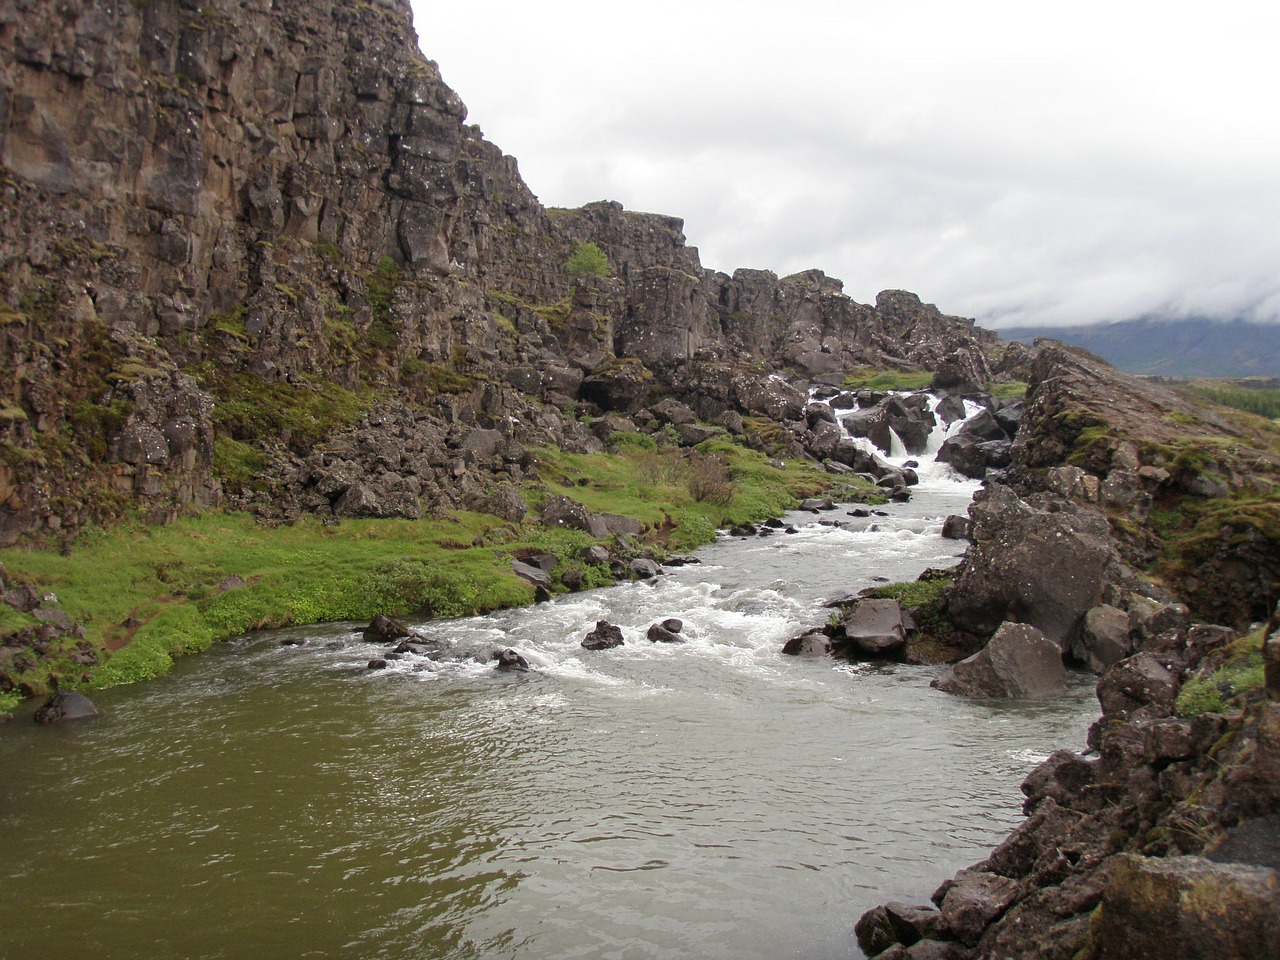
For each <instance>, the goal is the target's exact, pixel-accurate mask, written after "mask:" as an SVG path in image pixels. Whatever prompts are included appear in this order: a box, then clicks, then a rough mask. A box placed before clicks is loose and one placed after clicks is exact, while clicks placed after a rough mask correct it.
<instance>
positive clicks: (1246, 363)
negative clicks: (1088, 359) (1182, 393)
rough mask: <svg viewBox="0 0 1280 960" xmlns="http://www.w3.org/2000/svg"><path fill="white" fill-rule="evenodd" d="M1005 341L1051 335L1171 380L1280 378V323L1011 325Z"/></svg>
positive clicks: (1129, 367)
mask: <svg viewBox="0 0 1280 960" xmlns="http://www.w3.org/2000/svg"><path fill="white" fill-rule="evenodd" d="M997 332H998V333H999V334H1000V336H1002V337H1003V338H1004V339H1006V340H1020V341H1022V342H1023V343H1031V342H1032V341H1033V340H1034V339H1035V338H1036V337H1049V338H1051V339H1054V340H1061V341H1063V342H1064V343H1072V344H1076V345H1077V346H1081V347H1084V348H1085V349H1086V350H1090V351H1092V352H1093V353H1096V354H1097V355H1098V356H1100V357H1102V359H1104V360H1106V361H1107V362H1108V363H1110V364H1111V365H1112V366H1114V367H1118V368H1119V369H1121V370H1127V371H1128V372H1130V373H1140V374H1152V375H1157V376H1166V377H1275V376H1280V323H1247V322H1245V321H1243V320H1233V321H1229V322H1225V323H1224V322H1219V321H1215V320H1204V319H1192V320H1156V319H1141V320H1122V321H1120V322H1119V323H1103V324H1096V325H1094V326H1088V327H1008V328H1006V329H1004V330H998V331H997Z"/></svg>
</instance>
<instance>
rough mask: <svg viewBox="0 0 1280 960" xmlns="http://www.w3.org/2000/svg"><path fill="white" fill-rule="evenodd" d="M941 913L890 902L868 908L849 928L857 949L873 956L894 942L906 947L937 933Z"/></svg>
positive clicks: (923, 907)
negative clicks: (855, 937)
mask: <svg viewBox="0 0 1280 960" xmlns="http://www.w3.org/2000/svg"><path fill="white" fill-rule="evenodd" d="M941 928H942V914H941V913H939V911H938V910H937V909H936V908H935V907H931V906H915V905H911V904H906V903H902V902H901V901H897V900H895V901H892V902H890V903H886V904H883V905H881V906H878V907H872V908H871V909H870V910H868V911H867V912H866V913H864V914H863V915H862V918H861V919H860V920H858V923H857V925H856V926H855V927H854V928H853V931H854V934H855V935H856V936H857V938H858V946H860V947H861V948H862V951H863V953H865V954H866V955H867V956H868V957H875V956H878V955H879V954H881V953H883V952H884V951H885V950H888V949H889V948H890V947H892V946H893V945H894V944H896V943H900V944H902V945H903V946H904V947H909V946H911V945H912V944H913V943H918V942H919V941H920V940H923V939H928V938H931V937H933V936H934V935H935V934H937V933H939V932H941Z"/></svg>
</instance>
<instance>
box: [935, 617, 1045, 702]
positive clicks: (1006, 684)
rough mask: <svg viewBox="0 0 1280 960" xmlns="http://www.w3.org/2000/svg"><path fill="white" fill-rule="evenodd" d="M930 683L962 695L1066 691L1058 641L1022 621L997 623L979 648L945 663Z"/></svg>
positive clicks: (1037, 695) (1037, 694) (1011, 695)
mask: <svg viewBox="0 0 1280 960" xmlns="http://www.w3.org/2000/svg"><path fill="white" fill-rule="evenodd" d="M931 686H933V687H936V688H937V689H939V690H941V691H943V692H944V693H955V694H959V695H961V696H966V697H982V698H986V697H995V698H1003V699H1015V700H1016V699H1040V698H1045V697H1057V696H1060V695H1062V694H1063V693H1066V690H1067V671H1066V668H1065V667H1063V665H1062V651H1061V650H1059V648H1058V645H1057V644H1056V643H1054V642H1053V641H1052V640H1050V639H1049V638H1048V637H1046V636H1045V635H1044V634H1043V633H1041V632H1040V631H1039V630H1037V629H1036V628H1035V627H1033V626H1031V625H1029V624H1025V623H1005V624H1001V626H1000V629H999V630H997V631H996V633H995V636H993V637H992V638H991V642H990V643H988V644H987V645H986V646H985V647H984V648H983V649H981V650H979V651H978V652H977V653H975V654H974V655H973V656H972V657H969V658H968V659H967V660H961V661H960V662H959V663H957V664H954V665H952V666H950V667H947V668H946V669H944V670H943V671H942V673H940V674H939V675H938V676H937V677H935V678H934V680H933V683H932V684H931Z"/></svg>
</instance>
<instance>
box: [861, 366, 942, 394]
mask: <svg viewBox="0 0 1280 960" xmlns="http://www.w3.org/2000/svg"><path fill="white" fill-rule="evenodd" d="M932 385H933V374H932V373H930V372H929V371H928V370H892V369H891V370H878V369H876V368H875V367H857V368H855V369H854V370H852V371H851V372H850V373H848V374H847V375H846V376H845V378H844V382H843V383H842V384H841V386H843V387H844V388H845V389H846V390H923V389H925V388H926V387H930V386H932Z"/></svg>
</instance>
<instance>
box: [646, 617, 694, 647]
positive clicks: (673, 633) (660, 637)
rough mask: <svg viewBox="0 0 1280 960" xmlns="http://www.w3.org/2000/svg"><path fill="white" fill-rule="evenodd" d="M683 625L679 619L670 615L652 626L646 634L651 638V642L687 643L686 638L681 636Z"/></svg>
mask: <svg viewBox="0 0 1280 960" xmlns="http://www.w3.org/2000/svg"><path fill="white" fill-rule="evenodd" d="M672 625H673V626H674V629H673V628H672ZM683 626H684V624H682V623H681V622H680V621H679V620H677V619H675V618H674V617H670V618H668V619H666V620H663V621H662V622H661V623H655V624H653V625H652V626H650V627H649V631H648V633H646V634H645V636H646V637H648V638H649V642H650V643H685V642H686V641H685V638H684V637H682V636H680V628H681V627H683Z"/></svg>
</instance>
